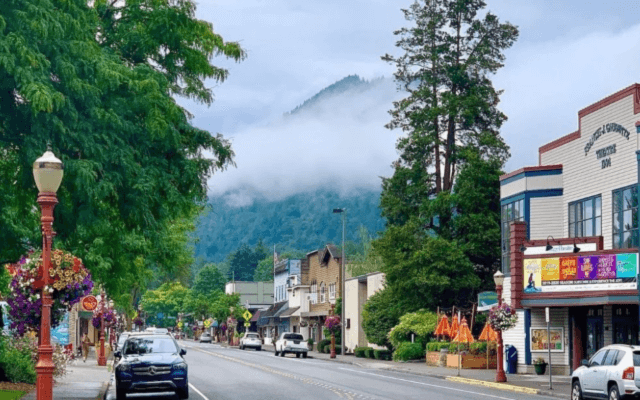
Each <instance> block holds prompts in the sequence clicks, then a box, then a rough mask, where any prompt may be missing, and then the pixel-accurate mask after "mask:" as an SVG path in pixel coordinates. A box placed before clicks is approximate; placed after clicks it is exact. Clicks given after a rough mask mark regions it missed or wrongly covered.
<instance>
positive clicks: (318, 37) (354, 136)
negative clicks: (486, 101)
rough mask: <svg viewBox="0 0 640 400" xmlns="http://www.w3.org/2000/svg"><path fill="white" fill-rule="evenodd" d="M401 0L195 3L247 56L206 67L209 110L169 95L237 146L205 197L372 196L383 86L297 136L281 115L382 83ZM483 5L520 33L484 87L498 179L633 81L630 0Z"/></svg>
mask: <svg viewBox="0 0 640 400" xmlns="http://www.w3.org/2000/svg"><path fill="white" fill-rule="evenodd" d="M410 3H411V1H403V0H400V1H395V0H304V1H300V0H200V1H199V2H198V9H197V16H198V17H199V18H201V19H205V20H208V21H210V22H212V23H213V25H214V30H215V31H216V32H217V33H219V34H221V35H222V36H223V37H224V38H225V40H227V41H239V42H240V43H241V44H242V46H243V47H244V48H245V49H246V50H247V52H248V57H247V59H246V60H245V61H243V62H242V63H239V64H236V63H231V62H229V61H226V60H224V59H221V58H216V59H215V60H214V64H216V65H220V66H225V67H228V68H229V69H230V76H229V79H228V80H227V81H225V82H223V83H221V84H219V85H217V86H216V87H215V89H214V91H215V96H216V100H215V102H214V104H213V105H212V106H211V107H209V108H207V107H205V106H202V105H198V104H194V103H190V102H187V101H185V100H179V101H180V103H181V104H183V105H185V106H186V107H187V108H188V109H189V110H190V111H191V112H192V113H193V114H194V115H195V119H194V124H195V125H197V126H199V127H201V128H204V129H207V130H209V131H211V132H212V133H216V132H220V133H222V134H223V135H224V136H226V137H228V138H231V139H232V141H233V146H234V150H235V152H236V155H237V157H236V162H237V164H238V165H237V169H234V168H232V169H230V170H228V171H226V172H223V173H220V174H217V175H216V176H214V177H213V178H211V179H210V181H209V187H210V193H211V194H212V195H222V194H226V195H227V196H231V197H229V198H230V199H231V198H235V199H237V200H238V201H239V202H241V203H243V202H244V201H245V200H246V198H245V200H240V198H239V197H237V196H238V194H239V193H240V192H243V191H244V192H247V191H249V192H258V193H261V194H263V195H265V196H267V197H270V198H279V197H282V196H284V195H287V194H291V193H294V192H297V191H306V190H309V189H312V188H314V187H318V186H322V185H330V186H332V187H335V188H338V189H340V190H341V191H343V192H344V191H348V190H349V189H350V188H353V187H379V185H380V178H379V176H380V175H387V176H388V175H390V174H391V168H390V164H391V162H392V161H393V160H394V159H395V158H396V157H397V155H396V152H395V149H394V143H395V141H396V139H397V136H398V134H399V133H397V132H393V131H389V130H386V129H385V128H384V127H383V125H384V123H386V122H388V120H389V116H388V115H387V114H386V111H387V110H388V109H390V108H391V101H392V100H393V98H394V97H395V98H397V96H398V94H397V93H395V91H394V90H393V85H383V86H384V87H383V88H380V89H379V90H376V92H375V93H376V96H377V98H375V99H372V98H371V96H368V98H367V99H360V100H358V101H354V102H353V104H346V105H344V107H345V110H346V109H348V108H349V106H351V108H352V109H353V113H352V114H349V113H348V112H346V111H345V112H344V113H342V114H341V115H338V116H336V117H335V118H332V116H331V115H329V114H326V115H324V114H321V115H317V116H315V117H314V118H312V119H311V120H307V121H301V122H300V126H298V127H296V126H295V125H292V124H291V123H289V122H287V123H284V122H283V121H282V120H281V119H282V114H283V113H284V112H286V111H289V110H291V109H293V108H295V107H296V106H297V105H299V104H300V103H302V102H303V101H304V100H306V99H307V98H309V97H311V96H312V95H314V94H315V93H317V92H318V91H320V90H321V89H323V88H324V87H326V86H328V85H330V84H332V83H334V82H336V81H338V80H340V79H342V78H344V77H345V76H347V75H351V74H358V75H360V76H361V77H363V78H365V79H369V80H370V79H374V78H378V77H387V78H390V77H391V75H392V73H393V67H392V66H390V65H388V64H386V63H385V62H383V61H381V60H380V56H381V55H384V54H385V53H392V54H398V52H397V49H396V48H395V46H394V43H395V36H394V35H393V31H394V30H395V29H398V28H400V27H402V26H406V25H407V24H408V22H407V21H405V20H404V18H403V15H402V13H401V11H400V8H403V7H407V6H408V5H409V4H410ZM487 8H488V10H490V11H492V12H493V13H494V14H496V15H498V17H499V18H500V19H501V20H503V21H509V22H511V23H513V24H515V25H517V26H518V27H519V29H520V39H519V40H518V41H517V42H516V44H515V45H514V46H513V47H512V48H511V49H509V50H508V51H507V60H506V65H505V67H504V68H503V69H502V70H500V71H499V72H498V74H497V75H496V76H494V78H493V80H494V85H495V87H496V88H498V89H503V90H504V91H505V92H504V94H503V96H502V101H501V104H500V108H501V109H502V110H503V111H504V112H505V113H506V114H507V116H508V117H509V121H508V122H507V123H506V124H505V125H504V127H503V130H502V135H503V136H504V138H505V140H506V141H507V143H508V144H509V146H510V147H511V154H512V157H511V159H510V160H509V162H508V164H507V166H506V169H507V171H510V170H513V169H517V168H520V167H522V166H526V165H536V164H537V148H538V147H539V146H541V145H543V144H545V143H547V142H549V141H551V140H554V139H556V138H558V137H560V136H563V135H565V134H568V133H571V132H573V131H575V130H576V129H577V126H578V123H577V113H578V111H579V110H580V109H581V108H584V107H586V106H587V105H589V104H591V103H593V102H595V101H597V100H599V99H601V98H603V97H605V96H607V95H609V94H611V93H613V92H615V91H617V90H619V89H621V88H624V87H626V86H628V85H630V84H632V83H636V82H640V5H639V4H638V2H637V0H607V1H601V0H600V1H596V0H592V1H589V0H581V1H577V0H488V7H487ZM389 88H391V89H389ZM341 101H342V100H341ZM338 104H342V103H338ZM245 194H246V193H245ZM233 196H236V197H233Z"/></svg>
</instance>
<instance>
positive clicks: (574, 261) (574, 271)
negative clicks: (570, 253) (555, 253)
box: [560, 257, 578, 281]
mask: <svg viewBox="0 0 640 400" xmlns="http://www.w3.org/2000/svg"><path fill="white" fill-rule="evenodd" d="M575 279H578V257H560V280H561V281H573V280H575Z"/></svg>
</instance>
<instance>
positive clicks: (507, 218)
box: [501, 199, 524, 276]
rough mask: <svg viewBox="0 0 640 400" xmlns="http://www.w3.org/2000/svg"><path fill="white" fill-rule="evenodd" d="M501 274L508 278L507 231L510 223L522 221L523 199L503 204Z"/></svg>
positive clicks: (509, 269)
mask: <svg viewBox="0 0 640 400" xmlns="http://www.w3.org/2000/svg"><path fill="white" fill-rule="evenodd" d="M501 220H502V229H501V231H502V232H501V233H502V242H501V245H502V246H501V247H502V273H503V274H505V275H507V276H509V275H510V273H511V272H510V271H511V268H510V264H511V262H510V261H511V260H510V257H511V255H510V254H511V251H510V247H511V240H510V236H511V232H510V229H509V224H510V223H511V222H512V221H524V199H521V200H516V201H513V202H511V203H508V204H504V205H503V206H502V216H501Z"/></svg>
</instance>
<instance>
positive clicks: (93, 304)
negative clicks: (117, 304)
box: [81, 295, 98, 311]
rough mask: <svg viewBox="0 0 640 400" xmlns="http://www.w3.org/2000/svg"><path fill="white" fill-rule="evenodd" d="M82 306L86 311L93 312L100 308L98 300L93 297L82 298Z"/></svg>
mask: <svg viewBox="0 0 640 400" xmlns="http://www.w3.org/2000/svg"><path fill="white" fill-rule="evenodd" d="M81 304H82V308H83V309H84V311H93V310H95V309H96V308H98V299H96V298H95V296H91V295H89V296H85V297H83V298H82V301H81Z"/></svg>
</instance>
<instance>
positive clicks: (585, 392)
mask: <svg viewBox="0 0 640 400" xmlns="http://www.w3.org/2000/svg"><path fill="white" fill-rule="evenodd" d="M638 367H640V346H630V345H624V344H614V345H611V346H606V347H603V348H602V349H600V350H599V351H598V352H597V353H596V354H594V356H593V357H591V359H590V360H589V361H587V360H582V366H581V367H580V368H578V369H576V370H575V371H573V374H571V400H582V399H603V398H604V399H609V400H620V399H622V398H630V397H633V398H638V397H640V387H639V386H640V376H639V373H640V370H636V368H638Z"/></svg>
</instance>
